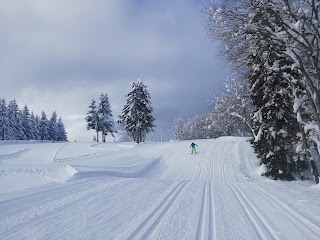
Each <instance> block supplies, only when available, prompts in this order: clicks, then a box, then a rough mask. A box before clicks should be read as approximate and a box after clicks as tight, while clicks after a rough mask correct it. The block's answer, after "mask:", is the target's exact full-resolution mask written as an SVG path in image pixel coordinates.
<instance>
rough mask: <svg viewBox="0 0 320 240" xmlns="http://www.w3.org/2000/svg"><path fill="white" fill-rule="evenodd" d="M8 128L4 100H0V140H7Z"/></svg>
mask: <svg viewBox="0 0 320 240" xmlns="http://www.w3.org/2000/svg"><path fill="white" fill-rule="evenodd" d="M8 127H9V119H8V109H7V105H6V100H5V99H4V98H0V140H6V139H7V132H8Z"/></svg>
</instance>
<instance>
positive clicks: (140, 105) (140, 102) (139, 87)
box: [119, 79, 155, 143]
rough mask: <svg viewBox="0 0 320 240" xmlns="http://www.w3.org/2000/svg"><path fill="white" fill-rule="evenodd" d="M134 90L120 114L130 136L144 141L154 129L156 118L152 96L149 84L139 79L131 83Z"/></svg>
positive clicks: (137, 141)
mask: <svg viewBox="0 0 320 240" xmlns="http://www.w3.org/2000/svg"><path fill="white" fill-rule="evenodd" d="M131 86H132V90H131V91H130V92H129V93H128V95H127V102H126V104H125V105H124V108H123V110H122V115H120V116H119V118H120V119H119V122H120V123H122V124H124V126H125V129H126V131H127V132H128V134H129V135H130V137H131V138H132V139H133V140H134V141H135V142H136V143H140V142H144V141H145V138H146V135H147V133H149V132H151V131H153V128H154V127H155V125H154V121H155V118H154V117H153V116H152V112H153V108H152V107H151V101H150V100H151V97H150V94H149V92H148V90H147V86H146V85H144V84H143V83H142V81H141V80H140V79H139V80H138V81H137V82H132V83H131Z"/></svg>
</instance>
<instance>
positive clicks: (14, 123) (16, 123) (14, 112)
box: [8, 99, 26, 140]
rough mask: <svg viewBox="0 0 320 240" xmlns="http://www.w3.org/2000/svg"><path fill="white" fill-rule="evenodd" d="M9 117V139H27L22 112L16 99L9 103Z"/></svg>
mask: <svg viewBox="0 0 320 240" xmlns="http://www.w3.org/2000/svg"><path fill="white" fill-rule="evenodd" d="M8 118H9V121H8V122H9V127H8V139H10V140H25V139H26V136H25V134H24V130H23V124H22V122H23V121H22V114H21V112H20V110H19V107H18V104H17V101H16V100H15V99H14V100H12V101H10V102H9V104H8Z"/></svg>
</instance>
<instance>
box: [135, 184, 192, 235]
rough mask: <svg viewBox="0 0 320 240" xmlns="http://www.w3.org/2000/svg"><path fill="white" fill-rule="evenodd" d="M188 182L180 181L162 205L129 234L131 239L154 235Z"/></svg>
mask: <svg viewBox="0 0 320 240" xmlns="http://www.w3.org/2000/svg"><path fill="white" fill-rule="evenodd" d="M187 183H188V182H187V181H183V182H180V183H178V184H177V185H176V187H175V188H174V189H173V190H172V191H171V192H170V193H169V195H168V196H167V197H166V198H165V199H164V200H163V201H162V202H161V203H160V205H159V206H158V207H157V208H156V209H155V210H154V211H153V212H152V213H151V214H150V215H149V216H148V217H147V218H146V219H145V220H144V221H143V222H142V223H141V224H140V225H139V227H138V228H137V229H136V230H135V231H134V232H133V233H132V234H131V235H130V236H129V239H148V238H149V237H150V236H152V234H153V233H154V232H155V231H156V229H157V227H158V226H159V224H160V222H161V220H162V219H163V218H164V217H165V215H166V214H167V213H168V212H169V210H170V209H171V208H172V206H173V205H174V203H175V202H176V201H177V199H178V198H179V195H180V193H181V191H182V190H183V188H184V187H185V185H186V184H187Z"/></svg>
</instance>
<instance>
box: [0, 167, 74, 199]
mask: <svg viewBox="0 0 320 240" xmlns="http://www.w3.org/2000/svg"><path fill="white" fill-rule="evenodd" d="M77 172H78V170H77V169H75V168H74V167H72V166H70V165H67V166H59V167H51V168H39V167H38V168H28V167H23V166H19V167H11V168H7V169H0V194H4V193H8V192H12V191H18V190H21V189H26V188H31V187H35V186H40V185H44V184H49V183H64V182H66V181H68V180H69V179H70V178H71V177H73V176H74V175H75V174H76V173H77ZM8 186H10V187H8Z"/></svg>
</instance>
